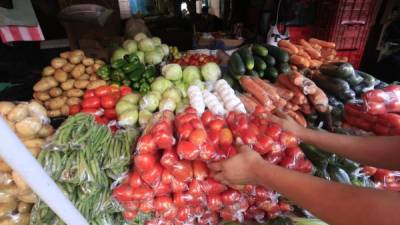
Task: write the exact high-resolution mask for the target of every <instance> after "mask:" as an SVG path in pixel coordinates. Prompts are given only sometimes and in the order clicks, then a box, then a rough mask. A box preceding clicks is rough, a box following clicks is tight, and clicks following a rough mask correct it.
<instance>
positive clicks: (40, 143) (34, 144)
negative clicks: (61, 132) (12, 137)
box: [23, 138, 45, 148]
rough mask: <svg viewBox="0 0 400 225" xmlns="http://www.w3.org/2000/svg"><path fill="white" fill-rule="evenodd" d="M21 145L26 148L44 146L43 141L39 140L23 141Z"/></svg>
mask: <svg viewBox="0 0 400 225" xmlns="http://www.w3.org/2000/svg"><path fill="white" fill-rule="evenodd" d="M23 143H24V145H25V147H27V148H41V147H42V146H43V145H44V143H45V141H44V140H43V139H41V138H35V139H30V140H24V141H23Z"/></svg>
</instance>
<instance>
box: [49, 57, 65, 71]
mask: <svg viewBox="0 0 400 225" xmlns="http://www.w3.org/2000/svg"><path fill="white" fill-rule="evenodd" d="M50 64H51V66H52V67H53V68H54V69H59V68H61V67H63V66H64V65H65V64H67V60H65V59H63V58H54V59H52V60H51V62H50Z"/></svg>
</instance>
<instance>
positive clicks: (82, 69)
mask: <svg viewBox="0 0 400 225" xmlns="http://www.w3.org/2000/svg"><path fill="white" fill-rule="evenodd" d="M84 73H85V66H84V65H83V64H79V65H77V66H75V68H74V69H73V70H72V72H71V75H72V77H73V78H75V79H77V78H78V77H80V76H82V74H84Z"/></svg>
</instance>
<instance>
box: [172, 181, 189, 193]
mask: <svg viewBox="0 0 400 225" xmlns="http://www.w3.org/2000/svg"><path fill="white" fill-rule="evenodd" d="M171 189H172V192H173V193H181V192H184V191H187V190H188V189H189V187H188V185H187V184H186V183H185V182H183V181H179V180H177V179H175V178H174V179H173V180H172V182H171Z"/></svg>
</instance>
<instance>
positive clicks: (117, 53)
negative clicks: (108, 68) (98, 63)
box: [111, 48, 129, 61]
mask: <svg viewBox="0 0 400 225" xmlns="http://www.w3.org/2000/svg"><path fill="white" fill-rule="evenodd" d="M128 54H129V52H128V51H127V50H126V49H123V48H118V49H117V50H115V51H114V53H113V55H112V57H111V61H115V60H117V59H123V58H124V56H125V55H128Z"/></svg>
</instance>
